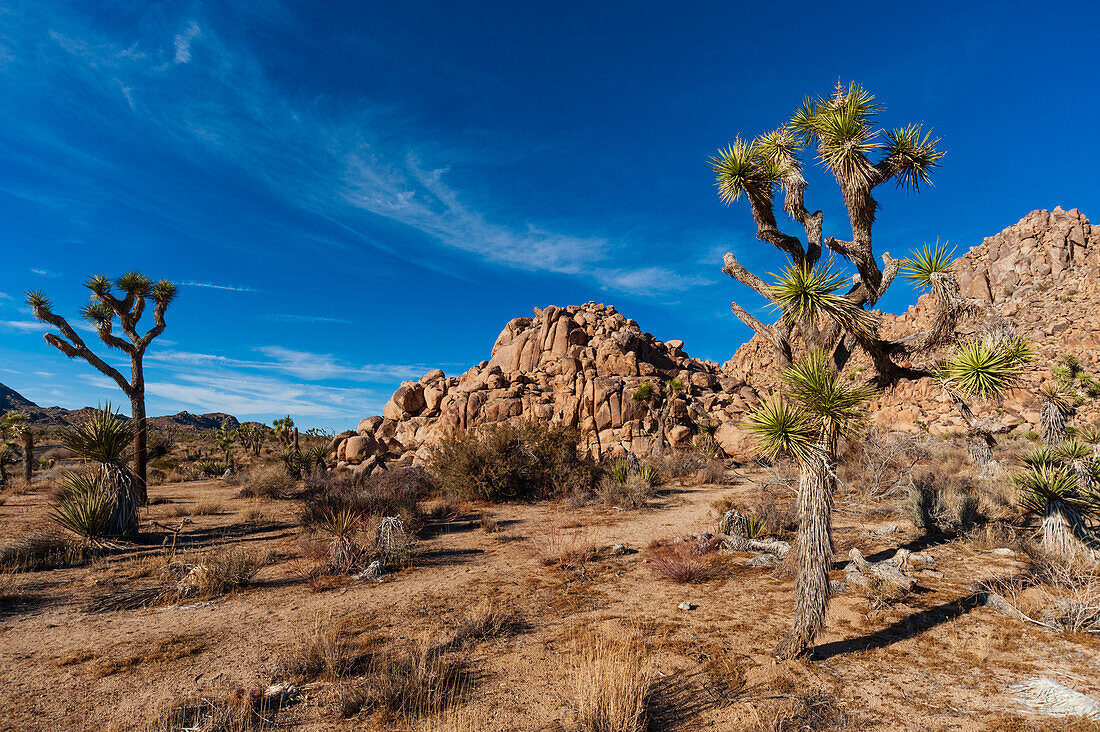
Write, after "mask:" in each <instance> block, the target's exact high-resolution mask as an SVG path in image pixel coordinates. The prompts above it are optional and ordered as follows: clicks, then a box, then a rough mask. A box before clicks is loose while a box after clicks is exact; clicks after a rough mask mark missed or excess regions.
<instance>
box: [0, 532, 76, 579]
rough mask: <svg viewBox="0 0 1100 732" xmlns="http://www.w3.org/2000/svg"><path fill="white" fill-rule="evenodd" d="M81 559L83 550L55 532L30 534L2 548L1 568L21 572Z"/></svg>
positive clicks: (0, 553)
mask: <svg viewBox="0 0 1100 732" xmlns="http://www.w3.org/2000/svg"><path fill="white" fill-rule="evenodd" d="M81 559H83V552H82V550H81V548H80V547H79V546H77V545H75V544H73V542H71V541H69V540H68V539H67V538H65V537H64V536H61V535H60V534H54V533H45V532H39V533H35V534H28V535H26V536H22V537H19V538H18V539H15V540H14V541H12V542H11V543H9V544H7V545H6V546H4V547H3V548H2V549H0V568H3V569H11V570H14V571H21V572H33V571H35V570H38V569H48V568H51V567H58V566H61V565H63V564H68V563H70V562H75V561H79V560H81Z"/></svg>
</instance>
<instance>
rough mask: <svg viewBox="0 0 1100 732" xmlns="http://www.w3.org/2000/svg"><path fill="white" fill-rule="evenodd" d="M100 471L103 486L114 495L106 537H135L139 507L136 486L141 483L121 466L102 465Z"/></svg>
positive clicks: (112, 464) (116, 464)
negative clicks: (101, 472)
mask: <svg viewBox="0 0 1100 732" xmlns="http://www.w3.org/2000/svg"><path fill="white" fill-rule="evenodd" d="M100 470H102V471H103V480H104V484H105V485H106V486H107V488H108V490H113V493H114V496H113V505H112V507H111V517H110V519H109V520H108V521H107V528H106V532H107V535H108V536H121V537H130V536H137V533H138V506H139V505H141V504H140V492H139V490H138V486H139V485H140V484H141V482H140V481H139V480H138V479H137V476H135V475H134V473H133V472H132V471H131V470H130V469H129V468H128V467H126V466H125V465H122V464H118V463H104V464H103V465H101V466H100Z"/></svg>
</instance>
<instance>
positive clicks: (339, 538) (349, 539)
mask: <svg viewBox="0 0 1100 732" xmlns="http://www.w3.org/2000/svg"><path fill="white" fill-rule="evenodd" d="M360 520H361V519H360V517H359V514H357V513H355V512H354V511H352V510H351V509H347V508H345V509H343V510H340V511H330V512H328V513H326V514H325V515H323V516H322V517H321V519H320V520H319V521H318V522H317V530H318V531H319V532H320V533H322V534H324V535H326V536H327V537H328V541H329V546H328V566H329V568H330V569H331V570H332V571H334V572H345V573H346V572H350V571H351V570H352V569H353V568H354V567H355V566H356V565H357V564H358V562H359V559H360V556H361V555H362V550H361V549H360V548H359V546H358V544H357V542H356V541H355V535H356V534H357V533H358V532H359V524H360Z"/></svg>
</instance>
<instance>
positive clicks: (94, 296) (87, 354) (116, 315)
mask: <svg viewBox="0 0 1100 732" xmlns="http://www.w3.org/2000/svg"><path fill="white" fill-rule="evenodd" d="M84 286H85V287H87V288H88V289H89V290H90V291H91V302H90V303H88V304H87V305H85V306H84V309H83V310H81V313H80V314H81V316H82V317H83V318H84V319H85V320H87V321H88V322H89V323H91V324H92V325H93V326H95V328H96V332H97V334H98V335H99V339H100V340H101V341H103V343H104V344H106V346H107V347H108V348H114V349H117V350H120V351H122V352H123V353H125V354H126V355H127V356H129V357H130V378H129V379H127V378H126V377H125V376H123V375H122V373H121V372H119V371H118V369H116V368H114V367H113V366H111V365H110V364H108V363H107V362H106V361H104V360H103V359H102V358H100V357H99V356H98V355H96V354H95V353H94V352H93V351H92V349H90V348H89V347H88V346H87V344H86V343H85V342H84V339H83V338H81V337H80V335H79V334H78V333H77V332H76V330H75V329H74V328H73V327H72V326H71V325H69V322H68V321H67V320H66V319H65V318H63V317H61V316H60V315H58V314H56V313H55V312H54V311H53V304H52V303H51V302H50V300H49V299H48V298H47V297H46V295H45V294H43V293H42V292H28V293H27V304H28V305H30V306H31V308H32V309H33V310H34V317H36V318H38V319H39V320H41V321H42V322H44V323H48V324H49V325H52V326H53V327H55V328H57V330H58V332H57V333H47V334H46V336H45V339H46V343H47V344H49V345H51V346H53V347H54V348H56V349H57V350H59V351H61V352H62V353H64V354H65V355H66V356H68V357H69V358H82V359H84V360H85V361H87V362H88V363H90V364H91V365H92V366H94V367H95V368H96V369H97V370H98V371H99V372H100V373H102V374H104V375H106V376H108V377H110V378H111V379H113V380H114V382H115V383H116V384H118V386H119V388H120V389H122V391H123V392H124V393H125V394H126V396H127V397H129V399H130V410H131V412H130V413H131V415H132V417H133V420H134V428H133V438H134V450H133V452H134V455H133V461H134V467H133V473H134V475H135V476H136V477H137V479H138V496H139V500H140V501H141V503H144V502H145V500H146V498H147V496H146V487H145V485H146V484H145V478H146V463H147V461H148V451H147V449H146V441H147V439H148V429H147V427H146V423H145V369H144V365H143V360H144V358H145V351H146V349H148V348H149V344H150V343H152V342H153V339H154V338H156V337H157V336H159V335H160V334H161V333H163V332H164V329H165V327H166V326H165V322H164V314H165V312H167V310H168V306H169V305H171V304H172V301H173V300H174V299H175V298H176V294H177V292H178V290H177V288H176V286H175V285H174V284H172V283H171V282H169V281H168V280H159V281H157V282H153V281H152V280H150V279H149V278H148V277H145V276H144V275H142V274H139V273H137V272H127V273H126V274H124V275H122V276H121V277H119V278H118V279H117V280H114V281H112V280H110V279H108V278H107V277H104V276H103V275H95V276H93V277H89V278H88V281H87V282H85V283H84ZM149 301H152V302H153V327H152V328H150V329H149V330H147V331H146V332H145V333H144V334H141V333H139V332H138V322H139V321H140V320H141V317H142V315H144V314H145V306H146V303H147V302H149ZM116 321H117V322H116ZM116 325H117V326H118V327H119V328H121V330H122V334H123V335H124V336H125V338H120V337H119V336H117V335H115V326H116Z"/></svg>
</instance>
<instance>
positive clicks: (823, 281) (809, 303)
mask: <svg viewBox="0 0 1100 732" xmlns="http://www.w3.org/2000/svg"><path fill="white" fill-rule="evenodd" d="M772 276H773V277H775V278H776V281H775V284H773V285H771V286H770V287H769V288H768V289H767V294H768V296H769V297H770V298H771V300H772V302H774V303H775V305H776V307H778V308H779V309H780V310H781V311H782V313H783V319H784V321H786V322H787V323H789V324H791V325H794V324H797V323H800V322H810V323H813V322H816V321H817V320H818V319H819V318H821V317H823V316H824V317H828V318H830V319H832V320H833V321H835V322H836V323H837V325H839V326H840V327H842V328H844V329H845V330H847V331H849V332H850V333H853V334H856V335H867V336H869V335H872V334H873V333H874V332H875V328H876V326H877V322H876V320H875V317H874V316H873V315H871V313H869V312H867V311H866V310H864V309H863V308H862V307H860V305H859V304H858V303H857V302H855V301H854V300H852V299H850V298H848V297H847V296H845V295H843V294H841V293H840V292H839V291H840V289H841V288H842V287H843V286H844V284H845V282H846V281H847V279H846V278H845V277H844V275H843V274H841V273H840V272H838V271H836V270H835V269H834V267H833V260H827V261H825V262H823V263H819V264H817V265H816V266H810V265H809V263H804V264H802V265H794V264H791V265H788V266H787V267H786V268H785V269H784V270H783V272H782V273H780V274H779V275H775V274H773V275H772Z"/></svg>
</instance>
